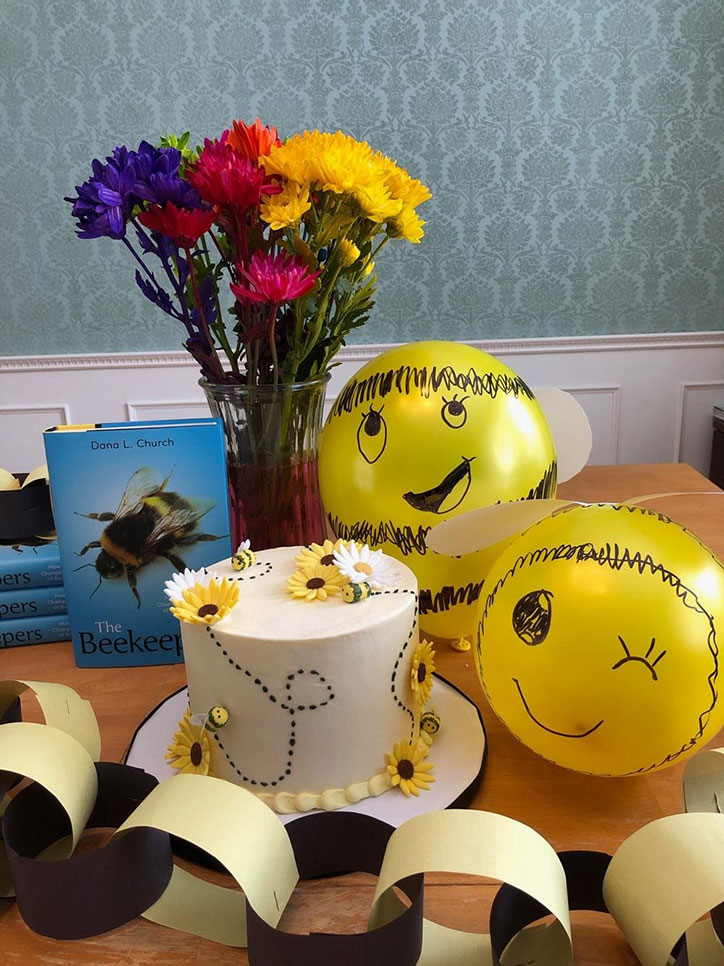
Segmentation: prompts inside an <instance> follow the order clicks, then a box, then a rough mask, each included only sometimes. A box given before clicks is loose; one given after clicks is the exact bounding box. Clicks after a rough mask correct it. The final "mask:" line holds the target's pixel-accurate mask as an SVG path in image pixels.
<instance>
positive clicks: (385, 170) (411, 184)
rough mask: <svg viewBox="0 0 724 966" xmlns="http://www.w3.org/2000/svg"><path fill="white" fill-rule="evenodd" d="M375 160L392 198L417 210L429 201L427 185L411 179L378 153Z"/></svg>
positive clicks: (430, 194)
mask: <svg viewBox="0 0 724 966" xmlns="http://www.w3.org/2000/svg"><path fill="white" fill-rule="evenodd" d="M375 159H376V161H377V164H378V165H379V168H380V171H381V172H382V176H383V178H384V181H385V184H386V186H387V189H388V191H389V192H390V195H391V196H392V197H393V198H398V199H399V200H400V201H402V202H403V203H404V204H405V205H406V206H408V207H410V208H417V206H418V205H421V204H422V203H423V201H429V200H430V198H432V192H431V191H430V189H429V188H428V187H427V185H424V184H423V183H422V181H419V180H418V179H417V178H411V177H410V175H409V173H408V172H407V171H406V170H405V169H404V168H402V167H400V165H399V164H396V163H395V162H394V161H392V160H391V159H390V158H387V157H385V156H384V155H383V154H380V153H378V154H376V155H375Z"/></svg>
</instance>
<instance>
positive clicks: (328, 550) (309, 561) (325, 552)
mask: <svg viewBox="0 0 724 966" xmlns="http://www.w3.org/2000/svg"><path fill="white" fill-rule="evenodd" d="M343 544H344V540H336V541H335V540H325V541H324V543H310V544H309V546H308V547H302V549H301V550H300V551H299V553H298V554H297V555H296V557H295V558H294V563H295V564H296V565H297V567H298V568H299V569H300V570H304V568H305V567H314V566H316V565H317V564H322V565H323V566H325V567H334V566H336V564H335V562H334V551H335V550H336V549H337V548H338V547H340V546H342V545H343Z"/></svg>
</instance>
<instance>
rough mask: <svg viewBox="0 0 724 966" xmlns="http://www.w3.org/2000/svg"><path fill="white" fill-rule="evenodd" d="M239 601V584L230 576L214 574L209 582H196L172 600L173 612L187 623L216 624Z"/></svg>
mask: <svg viewBox="0 0 724 966" xmlns="http://www.w3.org/2000/svg"><path fill="white" fill-rule="evenodd" d="M238 601H239V584H238V583H237V582H236V581H235V580H229V578H228V577H222V578H221V579H219V578H218V577H216V576H214V577H212V578H211V580H209V581H208V583H201V582H200V583H196V584H194V585H193V586H191V587H189V588H188V590H184V591H183V593H182V594H181V596H180V597H179V598H175V599H173V600H172V601H171V608H170V610H171V613H172V614H173V615H174V617H176V618H178V620H180V621H186V623H187V624H216V623H217V621H220V620H223V618H224V617H226V615H227V614H228V613H229V611H230V610H231V608H232V607H233V606H234V605H235V604H236V603H238Z"/></svg>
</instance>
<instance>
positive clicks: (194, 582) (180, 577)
mask: <svg viewBox="0 0 724 966" xmlns="http://www.w3.org/2000/svg"><path fill="white" fill-rule="evenodd" d="M218 576H219V575H218V574H217V573H215V571H213V570H189V568H188V567H187V568H186V570H184V572H183V573H182V574H174V575H173V577H172V578H171V579H170V580H167V581H166V583H165V585H164V591H163V592H164V594H165V595H166V596H167V597H168V599H169V600H180V599H181V597H183V592H184V591H185V590H190V589H191V587H194V586H198V585H199V584H200V585H201V586H202V587H208V585H209V584H210V583H211V581H212V580H213V578H214V577H216V578H217V579H218Z"/></svg>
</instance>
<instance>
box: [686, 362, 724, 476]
mask: <svg viewBox="0 0 724 966" xmlns="http://www.w3.org/2000/svg"><path fill="white" fill-rule="evenodd" d="M722 404H724V381H721V382H682V383H681V387H680V393H679V414H678V420H677V423H678V433H677V449H676V453H675V456H674V458H675V459H676V460H677V461H678V462H680V463H691V464H692V465H696V463H697V462H704V463H705V464H706V465H705V469H704V471H703V472H707V471H708V469H709V458H710V456H711V437H712V410H713V408H714V406H717V405H719V406H721V405H722Z"/></svg>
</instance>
